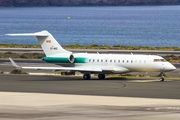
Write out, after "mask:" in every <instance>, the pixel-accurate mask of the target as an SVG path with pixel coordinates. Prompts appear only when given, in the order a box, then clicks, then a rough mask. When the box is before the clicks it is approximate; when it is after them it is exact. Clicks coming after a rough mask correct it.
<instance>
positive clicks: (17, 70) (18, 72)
mask: <svg viewBox="0 0 180 120" xmlns="http://www.w3.org/2000/svg"><path fill="white" fill-rule="evenodd" d="M10 74H28V73H27V72H23V71H22V70H19V69H14V70H12V71H11V72H10Z"/></svg>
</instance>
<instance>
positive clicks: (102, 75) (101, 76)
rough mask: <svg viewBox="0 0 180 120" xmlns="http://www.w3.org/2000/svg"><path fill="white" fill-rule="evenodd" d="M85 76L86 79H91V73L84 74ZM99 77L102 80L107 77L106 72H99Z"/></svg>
mask: <svg viewBox="0 0 180 120" xmlns="http://www.w3.org/2000/svg"><path fill="white" fill-rule="evenodd" d="M83 78H84V80H89V79H91V75H90V74H84V75H83ZM98 78H99V79H100V80H103V79H105V74H99V75H98Z"/></svg>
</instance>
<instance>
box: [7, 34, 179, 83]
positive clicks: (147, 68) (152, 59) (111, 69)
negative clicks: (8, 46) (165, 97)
mask: <svg viewBox="0 0 180 120" xmlns="http://www.w3.org/2000/svg"><path fill="white" fill-rule="evenodd" d="M7 35H9V36H36V37H37V39H38V41H39V43H40V45H41V47H42V49H43V51H44V53H45V55H46V57H43V58H42V60H44V61H46V62H48V63H53V64H56V65H59V67H25V66H18V65H17V64H16V63H15V62H14V61H13V60H12V59H11V58H9V59H10V61H11V63H12V65H13V66H14V67H17V68H20V69H35V70H53V71H54V72H55V71H62V72H64V73H65V74H66V75H70V74H75V72H76V71H78V72H81V73H83V74H84V75H83V78H84V79H85V80H88V79H90V78H91V74H98V78H99V79H105V75H106V74H122V73H129V72H160V73H161V78H160V81H164V78H163V73H164V72H169V71H173V70H175V69H176V68H175V67H174V66H173V65H172V64H171V63H169V62H167V61H166V60H165V59H164V58H162V57H160V56H157V55H133V54H129V55H123V54H88V53H73V52H70V51H67V50H65V49H63V48H62V47H61V45H60V44H59V43H58V42H57V41H56V40H55V39H54V37H53V36H52V35H51V34H50V33H49V32H48V31H41V32H36V33H25V34H7Z"/></svg>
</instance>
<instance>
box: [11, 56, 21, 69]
mask: <svg viewBox="0 0 180 120" xmlns="http://www.w3.org/2000/svg"><path fill="white" fill-rule="evenodd" d="M9 60H10V61H11V63H12V65H13V66H14V67H16V68H21V67H20V66H18V65H17V64H16V63H15V62H14V61H13V60H12V59H11V58H9Z"/></svg>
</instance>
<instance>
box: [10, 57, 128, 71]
mask: <svg viewBox="0 0 180 120" xmlns="http://www.w3.org/2000/svg"><path fill="white" fill-rule="evenodd" d="M9 60H10V61H11V63H12V65H13V66H14V67H16V68H20V69H34V70H53V71H64V70H65V71H81V72H86V71H87V72H115V71H119V72H125V71H129V70H128V69H126V68H124V67H118V68H114V67H98V68H97V67H23V66H19V65H17V64H16V63H15V62H14V61H13V60H12V59H11V58H9Z"/></svg>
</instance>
